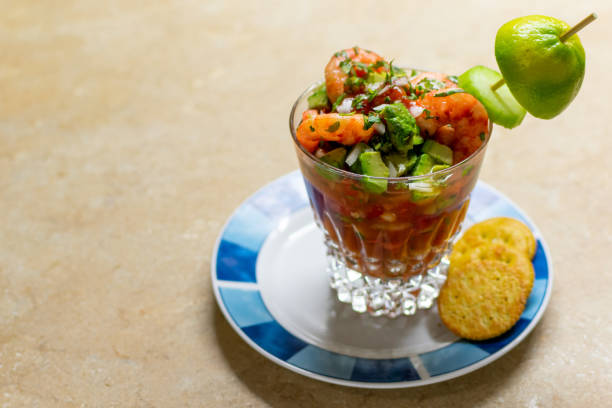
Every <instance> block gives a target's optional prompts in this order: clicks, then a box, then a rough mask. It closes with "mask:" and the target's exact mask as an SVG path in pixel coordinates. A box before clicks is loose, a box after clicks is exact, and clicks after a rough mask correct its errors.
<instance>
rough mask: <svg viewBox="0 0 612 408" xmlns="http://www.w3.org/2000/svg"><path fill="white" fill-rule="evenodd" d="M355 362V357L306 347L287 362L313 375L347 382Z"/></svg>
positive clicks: (314, 347)
mask: <svg viewBox="0 0 612 408" xmlns="http://www.w3.org/2000/svg"><path fill="white" fill-rule="evenodd" d="M355 360H356V358H355V357H350V356H345V355H342V354H338V353H334V352H331V351H327V350H323V349H321V348H319V347H316V346H307V347H305V348H303V349H302V350H301V351H298V352H297V354H295V355H294V356H293V357H291V358H290V359H289V360H287V362H288V363H290V364H293V365H295V366H296V367H300V368H303V369H304V370H307V371H310V372H313V373H317V374H321V375H325V376H329V377H334V378H340V379H343V380H348V379H349V378H351V373H352V372H353V367H354V366H355Z"/></svg>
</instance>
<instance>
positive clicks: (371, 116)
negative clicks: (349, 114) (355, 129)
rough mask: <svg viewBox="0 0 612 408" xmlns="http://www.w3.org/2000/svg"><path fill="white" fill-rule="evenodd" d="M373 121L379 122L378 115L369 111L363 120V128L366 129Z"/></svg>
mask: <svg viewBox="0 0 612 408" xmlns="http://www.w3.org/2000/svg"><path fill="white" fill-rule="evenodd" d="M375 123H381V120H380V117H379V116H378V115H377V114H376V113H370V114H369V115H368V116H366V117H365V119H364V121H363V130H368V129H369V128H371V127H372V126H373V125H374V124H375Z"/></svg>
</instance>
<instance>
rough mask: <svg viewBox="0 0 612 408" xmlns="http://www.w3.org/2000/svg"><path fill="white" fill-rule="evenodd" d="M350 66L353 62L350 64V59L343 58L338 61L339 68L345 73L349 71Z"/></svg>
mask: <svg viewBox="0 0 612 408" xmlns="http://www.w3.org/2000/svg"><path fill="white" fill-rule="evenodd" d="M352 67H353V64H351V60H350V59H345V60H342V61H340V69H341V70H342V72H344V73H345V74H347V75H348V73H349V72H351V68H352Z"/></svg>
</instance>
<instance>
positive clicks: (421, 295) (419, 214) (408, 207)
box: [289, 84, 491, 317]
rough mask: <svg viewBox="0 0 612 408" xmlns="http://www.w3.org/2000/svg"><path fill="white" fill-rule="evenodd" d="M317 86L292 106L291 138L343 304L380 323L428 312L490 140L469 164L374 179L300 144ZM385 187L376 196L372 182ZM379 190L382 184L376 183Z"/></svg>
mask: <svg viewBox="0 0 612 408" xmlns="http://www.w3.org/2000/svg"><path fill="white" fill-rule="evenodd" d="M317 85H318V84H314V85H312V86H311V87H310V88H309V89H308V90H306V92H304V93H303V94H302V95H301V96H300V97H299V98H298V100H297V101H296V102H295V104H294V105H293V109H292V110H291V115H290V119H289V124H290V129H291V134H292V136H293V141H294V142H295V149H296V152H297V156H298V161H299V165H300V169H301V172H302V176H303V178H304V183H305V185H306V190H307V193H308V197H309V199H310V204H311V207H312V210H313V213H314V219H315V222H316V224H317V226H318V227H319V228H320V229H321V231H322V232H323V235H324V240H325V246H326V248H327V260H328V266H327V269H328V273H329V275H330V285H331V287H332V288H333V289H334V290H335V292H336V295H337V297H338V300H339V301H340V302H343V303H348V304H350V305H351V307H352V309H353V310H354V311H355V312H359V313H365V312H367V313H369V314H371V315H373V316H383V315H384V316H388V317H397V316H400V315H406V316H410V315H414V314H415V313H416V312H417V311H418V310H419V309H429V308H430V307H431V306H432V305H433V304H434V302H435V299H436V298H437V296H438V293H439V288H440V287H441V285H442V284H443V283H444V281H445V279H446V271H447V269H448V254H449V252H450V250H451V247H452V243H453V240H454V239H455V238H456V236H457V235H458V233H459V231H460V229H461V224H462V222H463V220H464V218H465V214H466V212H467V209H468V204H469V199H470V193H471V191H472V189H473V188H474V186H475V185H476V181H477V178H478V173H479V171H480V166H481V164H482V161H483V158H484V154H485V150H486V147H487V144H488V141H489V139H490V134H491V126H489V136H488V137H487V138H486V139H485V140H484V142H483V143H482V144H481V146H480V147H479V148H478V150H477V151H476V152H474V153H473V154H472V155H471V156H470V157H468V158H467V159H465V160H463V161H462V162H460V163H457V164H455V165H453V166H451V167H448V168H446V169H444V170H441V171H437V172H435V173H431V174H427V175H423V176H411V177H400V178H381V177H369V176H364V175H359V174H355V173H351V172H347V171H344V170H341V169H338V168H335V167H333V166H330V165H329V164H327V163H325V162H323V161H321V160H319V159H318V158H317V157H315V156H314V155H313V154H311V153H309V152H308V151H307V150H306V149H304V148H303V147H302V145H301V144H300V143H299V142H298V140H297V138H296V128H297V126H298V125H299V123H300V120H301V114H302V112H303V111H304V110H306V109H307V107H308V103H307V100H306V99H307V96H308V95H309V94H310V93H311V92H312V89H313V88H314V87H316V86H317ZM376 179H380V180H385V181H386V184H387V188H386V190H385V191H384V192H382V193H380V192H373V191H372V189H371V188H368V186H370V185H371V183H372V180H376ZM374 182H375V183H376V181H374Z"/></svg>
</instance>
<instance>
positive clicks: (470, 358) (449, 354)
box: [419, 340, 490, 377]
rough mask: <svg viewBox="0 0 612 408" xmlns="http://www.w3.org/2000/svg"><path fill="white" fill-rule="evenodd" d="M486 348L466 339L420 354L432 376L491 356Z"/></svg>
mask: <svg viewBox="0 0 612 408" xmlns="http://www.w3.org/2000/svg"><path fill="white" fill-rule="evenodd" d="M489 354H490V353H488V352H487V351H486V350H483V349H481V348H480V347H478V346H476V345H474V344H472V343H470V342H467V341H465V340H460V341H457V342H455V343H453V344H449V345H448V346H446V347H443V348H441V349H438V350H435V351H430V352H428V353H423V354H421V355H419V358H420V359H421V361H422V362H423V366H425V368H426V369H427V372H428V373H429V375H430V376H432V377H433V376H436V375H441V374H446V373H450V372H451V371H455V370H459V369H461V368H463V367H466V366H469V365H471V364H474V363H476V362H477V361H480V360H482V359H483V358H486V357H489Z"/></svg>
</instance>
